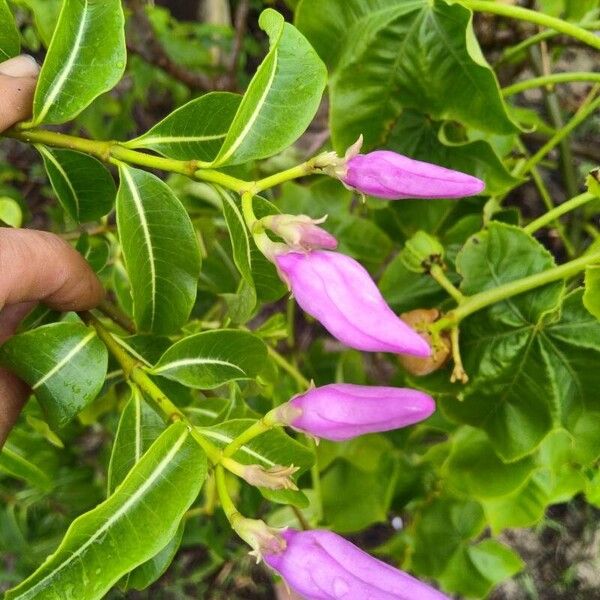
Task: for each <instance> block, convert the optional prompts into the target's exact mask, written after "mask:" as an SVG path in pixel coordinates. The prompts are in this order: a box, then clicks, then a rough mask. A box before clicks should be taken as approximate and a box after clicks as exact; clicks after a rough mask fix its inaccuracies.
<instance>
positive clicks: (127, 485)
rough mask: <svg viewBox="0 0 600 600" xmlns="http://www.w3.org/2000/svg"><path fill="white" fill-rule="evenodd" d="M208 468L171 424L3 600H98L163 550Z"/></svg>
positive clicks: (180, 428)
mask: <svg viewBox="0 0 600 600" xmlns="http://www.w3.org/2000/svg"><path fill="white" fill-rule="evenodd" d="M206 469H207V465H206V456H205V455H204V452H203V451H202V450H201V448H200V447H199V446H198V444H197V443H196V441H195V440H194V439H193V437H192V436H191V433H190V431H189V429H188V428H187V427H186V426H185V425H184V424H183V423H176V424H174V425H171V427H169V429H167V430H166V431H165V432H164V433H163V434H162V435H161V436H160V437H159V438H158V439H157V440H156V441H155V442H154V444H152V446H151V447H150V449H149V450H148V452H147V453H146V454H145V455H144V456H143V457H142V459H141V460H140V462H139V463H137V465H136V466H135V467H134V468H133V469H132V471H130V473H129V475H127V477H126V478H125V480H124V481H123V483H122V484H121V485H120V486H119V487H118V488H117V490H116V491H115V493H114V494H113V495H112V496H110V498H108V499H107V500H105V501H104V502H102V504H100V505H98V506H97V507H96V508H94V509H93V510H92V511H90V512H88V513H85V514H84V515H82V516H80V517H78V518H77V519H76V520H75V521H74V522H73V524H72V525H71V527H69V530H68V531H67V533H66V534H65V537H64V538H63V541H62V543H61V544H60V546H59V548H58V549H57V550H56V552H55V553H54V554H53V555H51V556H50V557H49V558H48V559H47V560H46V561H45V562H44V563H43V564H42V566H41V567H40V568H39V569H38V570H37V571H36V572H35V573H34V574H33V575H31V576H30V577H29V578H28V579H26V580H25V581H24V582H23V583H21V584H20V585H19V586H17V587H16V588H14V589H12V590H10V591H9V592H7V594H6V598H7V600H16V599H19V600H28V599H29V598H39V599H40V600H41V599H43V598H48V599H50V598H69V597H72V598H74V597H77V599H78V600H96V599H99V598H102V597H103V596H104V595H105V594H106V593H107V592H108V590H109V589H110V588H111V586H112V585H113V584H114V583H115V582H117V581H118V580H119V579H120V578H121V577H122V576H123V575H124V574H125V573H127V572H128V571H130V570H131V569H133V568H134V567H136V566H137V565H139V564H141V563H143V562H144V561H146V560H148V559H150V558H151V557H152V556H154V555H155V554H157V553H158V552H159V551H160V550H161V549H162V548H164V547H165V546H166V545H167V543H169V540H171V539H172V538H173V536H174V535H175V533H176V531H177V527H178V525H179V521H180V520H181V517H182V516H183V514H184V513H185V511H186V510H187V509H188V508H189V506H190V505H191V504H192V502H193V501H194V499H195V498H196V496H197V495H198V492H199V491H200V488H201V486H202V483H203V481H204V478H205V476H206ZM174 492H175V493H174ZM157 510H158V511H159V512H158V513H157Z"/></svg>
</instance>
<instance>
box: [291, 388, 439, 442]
mask: <svg viewBox="0 0 600 600" xmlns="http://www.w3.org/2000/svg"><path fill="white" fill-rule="evenodd" d="M434 410H435V403H434V401H433V399H432V398H431V397H430V396H428V395H427V394H424V393H423V392H419V391H417V390H411V389H408V388H394V387H383V386H366V385H353V384H349V383H333V384H330V385H324V386H322V387H317V388H313V389H310V390H308V391H307V392H305V393H304V394H299V395H298V396H295V397H294V398H292V399H291V400H290V401H289V402H288V403H286V404H284V405H282V406H281V407H280V409H279V415H280V421H281V422H285V423H286V424H287V425H290V426H291V427H293V428H294V429H297V430H299V431H302V432H303V433H307V434H309V435H312V436H314V437H315V438H323V439H326V440H331V441H341V440H348V439H351V438H354V437H357V436H359V435H364V434H367V433H375V432H378V431H390V430H392V429H399V428H400V427H407V426H408V425H413V424H415V423H418V422H419V421H423V420H424V419H427V417H429V416H430V415H431V414H432V413H433V411H434Z"/></svg>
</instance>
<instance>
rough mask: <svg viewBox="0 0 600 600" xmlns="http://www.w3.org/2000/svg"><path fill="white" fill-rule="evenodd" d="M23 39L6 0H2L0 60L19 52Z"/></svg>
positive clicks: (0, 3) (0, 8)
mask: <svg viewBox="0 0 600 600" xmlns="http://www.w3.org/2000/svg"><path fill="white" fill-rule="evenodd" d="M20 48H21V40H20V39H19V30H18V29H17V25H16V23H15V19H14V17H13V15H12V12H10V8H8V4H7V3H6V0H0V62H2V61H4V60H6V59H7V58H12V57H13V56H16V55H17V54H19V50H20Z"/></svg>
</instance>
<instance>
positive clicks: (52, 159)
mask: <svg viewBox="0 0 600 600" xmlns="http://www.w3.org/2000/svg"><path fill="white" fill-rule="evenodd" d="M37 149H38V150H39V152H40V154H41V155H42V158H43V160H44V166H45V167H46V172H47V173H48V178H49V179H50V183H51V184H52V188H53V189H54V193H55V194H56V196H57V197H58V200H59V201H60V203H61V205H62V207H63V208H64V210H65V211H66V212H67V213H68V214H69V216H70V217H71V218H72V219H74V220H75V221H77V222H78V223H85V222H87V221H96V220H97V219H99V218H100V217H103V216H104V215H106V214H107V213H109V212H110V211H111V210H112V207H113V204H114V202H115V197H116V194H117V188H116V186H115V182H114V180H113V178H112V175H111V174H110V173H109V172H108V170H107V169H106V167H104V165H103V164H102V163H101V162H100V161H98V160H96V159H95V158H94V157H93V156H89V155H87V154H82V153H81V152H75V151H74V150H58V149H55V148H47V147H46V146H37Z"/></svg>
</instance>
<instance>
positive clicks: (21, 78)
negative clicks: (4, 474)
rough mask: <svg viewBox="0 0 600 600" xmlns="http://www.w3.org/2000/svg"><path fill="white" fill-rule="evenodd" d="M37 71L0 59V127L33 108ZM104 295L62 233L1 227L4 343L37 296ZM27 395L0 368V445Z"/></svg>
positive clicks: (82, 299)
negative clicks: (62, 236) (59, 234)
mask: <svg viewBox="0 0 600 600" xmlns="http://www.w3.org/2000/svg"><path fill="white" fill-rule="evenodd" d="M38 71H39V67H38V65H37V63H36V62H35V61H34V60H33V59H32V58H31V57H28V56H18V57H16V58H13V59H11V60H7V61H5V62H3V63H0V131H3V130H4V129H6V128H7V127H10V126H12V125H14V124H15V123H17V122H18V121H21V120H23V119H26V118H27V117H28V116H29V115H30V114H31V103H32V100H33V93H34V90H35V84H36V78H37V73H38ZM103 295H104V292H103V290H102V286H101V285H100V282H99V281H98V279H97V277H96V275H95V274H94V272H93V271H92V270H91V269H90V267H89V265H88V264H87V263H86V262H85V260H84V259H83V258H82V257H81V256H80V255H79V254H78V253H77V252H76V251H75V250H74V249H73V248H72V247H71V246H70V245H69V244H68V243H66V242H65V241H64V240H62V239H61V238H59V237H57V236H55V235H52V234H51V233H47V232H44V231H33V230H30V229H9V228H0V309H1V310H0V344H2V343H4V342H5V341H6V340H7V339H8V338H9V337H10V336H11V335H13V333H14V332H15V331H16V330H17V328H18V326H19V323H20V322H21V320H22V319H23V317H25V315H26V314H27V313H28V312H29V311H30V310H31V309H32V308H33V307H34V306H35V304H36V303H37V302H43V303H44V304H46V305H47V306H49V307H50V308H53V309H56V310H60V311H67V310H87V309H89V308H92V307H94V306H95V305H96V304H97V303H98V302H99V301H100V300H101V299H102V297H103ZM28 395H29V389H28V387H27V386H26V385H25V383H23V382H22V381H21V380H20V379H18V378H17V377H16V376H15V375H13V374H12V373H10V372H9V371H7V370H5V369H1V368H0V447H2V444H4V441H5V440H6V437H7V436H8V433H9V431H10V429H11V427H12V426H13V425H14V423H15V421H16V419H17V417H18V416H19V412H20V410H21V407H22V406H23V403H24V402H25V400H26V399H27V396H28Z"/></svg>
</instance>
